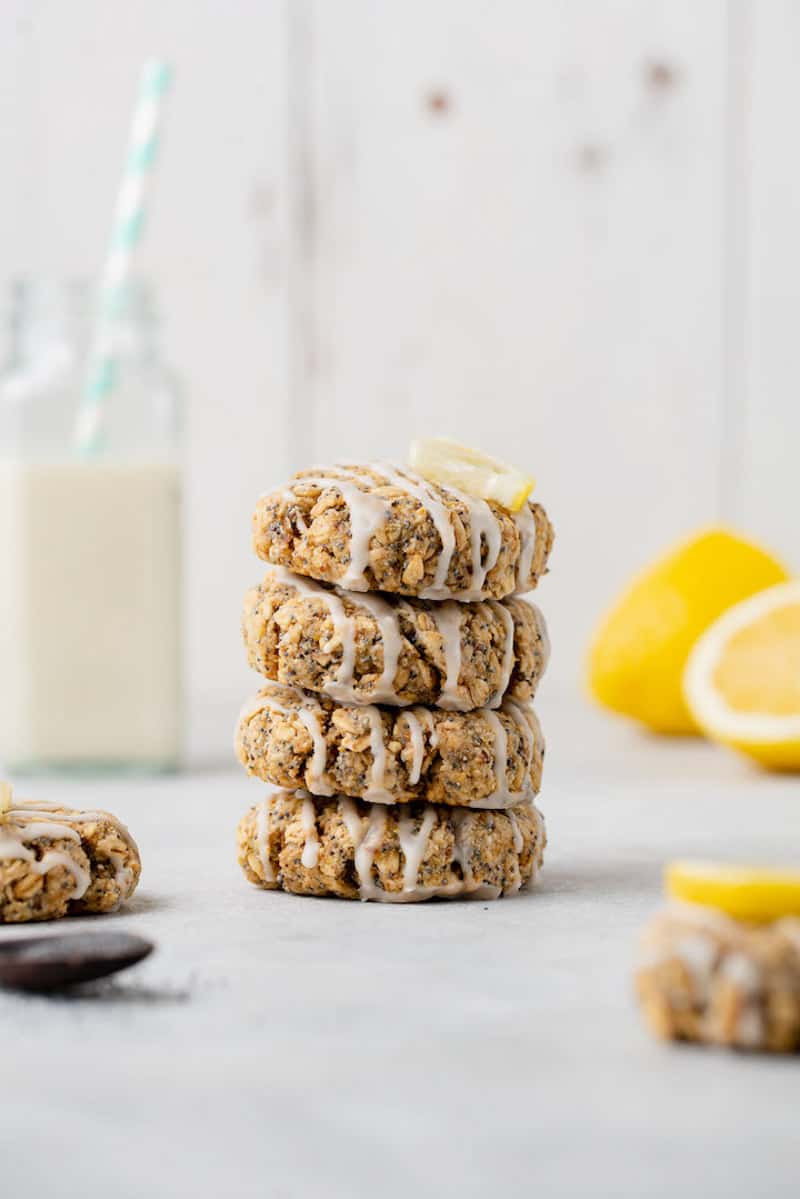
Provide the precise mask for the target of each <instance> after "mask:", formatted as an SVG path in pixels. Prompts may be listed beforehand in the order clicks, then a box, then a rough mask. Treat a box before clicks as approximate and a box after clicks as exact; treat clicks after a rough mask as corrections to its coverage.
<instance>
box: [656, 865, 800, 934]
mask: <svg viewBox="0 0 800 1199" xmlns="http://www.w3.org/2000/svg"><path fill="white" fill-rule="evenodd" d="M664 883H665V886H666V889H667V893H668V894H669V895H671V896H672V898H673V899H681V900H683V901H684V902H686V903H697V904H702V906H703V907H706V908H716V909H717V910H718V911H720V912H725V913H726V914H727V915H728V916H733V917H734V919H736V920H749V921H752V922H753V923H759V924H764V923H767V922H768V921H771V920H779V919H780V918H781V917H782V916H800V871H796V872H795V871H790V870H763V869H760V868H756V867H751V866H726V865H723V864H721V863H717V862H671V863H670V864H669V865H668V866H667V868H666V870H665V871H664Z"/></svg>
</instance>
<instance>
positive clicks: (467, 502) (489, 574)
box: [253, 462, 553, 601]
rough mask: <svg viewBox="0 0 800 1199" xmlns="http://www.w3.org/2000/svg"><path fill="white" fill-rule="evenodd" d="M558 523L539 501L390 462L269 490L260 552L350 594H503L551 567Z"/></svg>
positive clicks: (327, 471)
mask: <svg viewBox="0 0 800 1199" xmlns="http://www.w3.org/2000/svg"><path fill="white" fill-rule="evenodd" d="M552 543H553V529H552V526H551V524H550V521H549V520H548V518H547V514H546V513H545V510H544V508H543V507H542V506H541V504H532V503H528V502H526V503H525V504H524V505H523V506H522V508H521V509H520V511H519V512H515V513H511V512H509V511H507V510H506V509H505V508H503V507H501V505H500V504H498V503H496V502H494V501H491V500H484V499H478V498H476V497H474V496H471V495H467V494H466V493H465V492H462V491H459V490H457V489H456V488H454V487H450V486H444V485H442V484H439V483H434V482H430V481H429V480H427V479H424V478H423V477H422V476H421V475H419V474H417V473H415V471H413V470H412V469H410V468H409V467H403V466H395V465H392V464H389V463H383V462H380V463H373V464H370V465H366V466H350V465H339V466H332V467H319V468H317V469H316V470H313V471H303V472H301V473H299V474H298V475H296V476H295V477H294V479H293V480H292V481H291V482H290V483H289V484H288V485H287V486H286V487H284V488H283V489H282V490H280V491H275V492H271V493H269V494H266V495H263V496H262V497H261V499H260V500H259V501H258V505H257V507H256V511H255V514H254V517H253V546H254V549H255V551H256V553H257V554H258V556H259V557H260V558H263V559H264V560H265V561H267V562H271V563H273V564H275V565H279V566H286V567H288V568H289V569H290V570H293V571H295V572H296V573H297V574H301V575H308V576H309V577H310V578H313V579H321V580H323V581H325V582H328V583H338V584H339V585H340V586H342V587H344V588H345V589H346V590H348V591H388V592H394V593H397V594H401V595H416V596H421V597H422V598H423V599H433V600H447V599H457V600H464V601H469V600H482V599H503V598H504V597H505V596H507V595H511V594H512V592H515V591H529V590H531V589H532V588H533V587H535V586H536V584H537V582H538V581H539V578H540V576H541V575H542V574H543V573H544V572H545V570H546V567H547V559H548V556H549V554H550V549H551V547H552Z"/></svg>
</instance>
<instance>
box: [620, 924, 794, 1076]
mask: <svg viewBox="0 0 800 1199" xmlns="http://www.w3.org/2000/svg"><path fill="white" fill-rule="evenodd" d="M636 990H637V993H638V996H639V1000H640V1003H641V1006H642V1011H643V1013H644V1016H645V1019H646V1021H647V1024H648V1025H649V1027H650V1028H651V1030H652V1031H653V1032H654V1033H655V1034H656V1035H657V1036H659V1037H662V1038H664V1039H668V1040H684V1041H697V1042H702V1043H705V1044H709V1045H725V1046H730V1047H733V1048H736V1049H749V1050H762V1051H768V1052H774V1053H786V1052H792V1051H797V1050H798V1048H800V919H797V918H796V917H783V918H782V919H779V920H775V921H772V922H770V923H761V924H751V923H745V922H744V921H741V920H734V919H732V918H731V917H730V916H728V915H726V914H725V913H724V912H721V911H718V910H714V909H713V908H708V907H702V906H699V905H694V904H691V905H690V904H683V903H674V904H673V905H671V906H670V907H669V908H666V909H665V910H664V911H662V912H661V913H659V914H658V915H657V916H656V917H655V918H654V919H653V920H652V922H651V923H650V925H649V926H648V928H647V929H646V930H645V934H644V937H643V939H642V945H641V952H640V957H639V965H638V970H637V974H636Z"/></svg>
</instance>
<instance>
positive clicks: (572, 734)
mask: <svg viewBox="0 0 800 1199" xmlns="http://www.w3.org/2000/svg"><path fill="white" fill-rule="evenodd" d="M542 717H543V724H544V727H545V731H546V732H547V733H548V734H549V737H548V740H549V757H548V763H547V770H546V780H545V787H544V790H543V793H542V796H541V801H540V802H541V807H542V808H543V810H544V811H545V813H546V815H547V819H548V831H549V836H550V847H549V850H548V855H547V861H546V867H545V871H544V873H543V876H542V880H541V884H540V886H539V887H538V889H537V890H536V891H534V892H532V893H530V894H523V895H520V896H518V897H516V898H514V899H510V900H504V901H501V902H499V903H495V904H484V903H471V904H464V903H461V904H458V903H451V904H448V903H436V904H423V905H419V906H395V905H387V906H381V905H378V904H356V903H343V902H341V901H336V900H310V899H298V898H295V897H292V896H285V895H277V894H266V893H263V892H259V891H257V890H256V889H254V888H251V887H250V886H248V885H247V884H246V883H245V882H244V880H243V878H242V877H241V876H240V874H239V870H238V867H237V865H236V863H235V855H234V850H233V845H232V842H233V830H234V826H235V824H236V821H237V819H238V817H239V815H240V813H241V812H242V811H244V809H245V808H246V807H247V806H248V804H249V803H251V802H254V801H255V800H256V799H257V798H258V797H259V795H260V794H261V793H262V790H263V788H261V787H260V785H259V784H258V783H255V782H253V781H252V780H248V779H246V778H244V777H242V776H241V775H240V773H239V772H237V771H236V770H235V769H234V768H233V767H232V766H231V767H229V768H225V769H220V770H217V771H214V770H205V771H202V772H197V773H194V774H187V775H183V776H180V777H176V778H166V779H156V780H147V781H142V780H119V781H113V782H103V781H93V782H76V781H62V780H46V779H37V780H32V781H31V782H30V783H29V784H27V785H26V786H25V787H24V788H23V790H24V792H25V793H26V794H28V795H30V796H32V797H39V798H59V799H64V800H66V801H68V802H75V803H76V804H80V805H86V806H95V805H102V806H106V807H109V808H111V809H112V810H113V811H115V812H117V813H118V814H119V815H120V816H121V817H122V818H123V819H125V820H126V821H127V822H128V823H129V824H130V826H131V829H132V831H134V833H135V835H136V836H137V838H138V840H139V842H140V845H141V848H142V853H143V858H144V865H145V872H144V876H143V881H142V885H141V888H140V891H139V892H138V894H137V896H136V897H135V899H134V901H133V902H132V904H131V905H130V907H129V908H128V909H127V910H126V911H125V912H124V913H122V914H120V915H118V916H115V917H110V918H109V920H113V921H114V922H115V923H114V926H115V927H119V928H129V929H131V930H135V931H138V932H141V933H143V934H145V935H151V936H152V937H153V938H155V939H156V940H157V942H158V946H159V952H158V954H157V956H155V957H154V958H152V959H150V961H149V962H147V963H144V964H143V965H142V966H140V967H138V968H137V969H136V970H135V971H131V972H130V973H129V974H127V975H123V976H121V977H120V978H119V980H118V981H117V982H116V983H115V984H113V985H111V986H106V987H100V988H98V989H97V991H96V992H90V993H88V994H85V995H82V996H80V997H78V996H76V997H72V998H50V999H44V998H36V997H22V996H18V995H14V994H11V993H8V992H0V1029H1V1030H2V1032H1V1033H0V1038H1V1040H0V1044H2V1051H1V1054H0V1062H1V1063H2V1070H0V1078H1V1079H2V1097H3V1103H2V1120H1V1121H0V1162H2V1168H1V1169H0V1178H2V1182H3V1186H2V1191H0V1193H2V1194H3V1195H6V1194H7V1195H12V1194H20V1195H22V1194H25V1195H34V1194H37V1193H47V1194H57V1195H59V1196H60V1197H62V1199H69V1197H71V1196H78V1195H80V1196H84V1197H87V1199H93V1197H94V1196H100V1195H108V1194H110V1195H113V1196H114V1197H115V1199H139V1197H141V1196H147V1195H156V1196H162V1195H163V1196H171V1195H176V1196H183V1195H192V1196H196V1197H198V1199H205V1197H206V1196H208V1197H212V1196H213V1197H215V1199H216V1197H218V1196H232V1197H234V1199H238V1197H240V1196H241V1197H246V1196H251V1195H252V1196H270V1197H272V1196H275V1197H276V1199H279V1197H282V1196H306V1195H309V1196H310V1195H323V1196H326V1197H330V1199H336V1197H338V1196H342V1197H345V1196H347V1197H353V1196H355V1197H356V1199H360V1197H361V1196H367V1195H369V1196H375V1195H380V1196H391V1197H393V1196H398V1197H400V1196H402V1197H403V1199H408V1197H409V1196H413V1195H425V1196H427V1195H434V1194H436V1195H445V1194H454V1195H455V1194H457V1195H459V1196H462V1197H463V1196H472V1195H476V1196H477V1195H482V1196H485V1195H512V1196H513V1195H527V1194H534V1193H538V1194H541V1195H544V1196H551V1195H552V1196H558V1195H574V1196H578V1195H580V1196H583V1195H587V1194H592V1195H609V1196H612V1195H613V1196H635V1197H636V1199H642V1197H643V1196H660V1195H668V1194H669V1195H672V1194H674V1193H677V1192H678V1191H679V1190H682V1191H683V1193H684V1194H688V1195H692V1196H701V1195H702V1196H705V1197H710V1196H718V1195H719V1196H722V1195H725V1196H728V1197H729V1196H759V1197H763V1196H769V1197H771V1196H784V1195H785V1196H789V1195H791V1196H797V1194H798V1190H799V1188H800V1134H798V1120H797V1104H798V1096H800V1061H798V1060H797V1059H788V1060H787V1059H778V1060H769V1059H766V1058H761V1057H746V1056H740V1055H734V1054H727V1053H723V1052H711V1051H706V1050H697V1049H691V1048H675V1047H666V1046H663V1045H660V1044H657V1043H655V1042H653V1041H652V1040H651V1039H650V1038H649V1037H648V1036H647V1034H646V1033H645V1032H644V1030H643V1028H642V1025H641V1023H640V1020H639V1017H638V1013H637V1011H636V1008H635V1006H634V1004H633V1002H632V998H631V963H632V958H633V952H634V945H635V940H636V935H637V932H638V930H639V929H640V927H641V926H642V924H643V922H644V921H645V920H646V918H647V916H648V914H649V913H650V912H651V911H653V910H654V909H655V908H656V907H657V906H658V904H659V902H660V890H661V884H660V868H661V864H662V862H663V861H664V859H665V858H667V857H669V856H673V855H690V854H691V855H695V856H709V855H716V856H729V857H731V858H744V859H748V860H756V859H765V860H772V861H783V862H788V861H791V860H793V859H794V860H795V861H796V860H797V857H798V825H799V823H800V782H799V781H798V780H797V779H788V778H766V777H764V776H761V775H759V774H756V773H753V772H751V771H750V770H749V769H747V768H746V767H745V766H743V765H740V764H739V762H738V761H736V760H735V759H734V758H733V757H729V756H728V755H726V754H724V753H720V752H718V751H715V750H713V749H712V748H711V747H709V746H706V745H703V744H699V743H691V742H689V743H671V744H664V743H662V742H659V741H656V740H653V739H647V738H645V737H640V736H638V735H637V734H635V733H634V732H633V731H631V730H629V729H627V728H626V727H624V726H620V725H617V724H616V723H614V722H613V721H606V720H605V719H604V718H603V717H602V716H598V715H594V714H592V713H590V712H588V711H587V710H586V709H585V708H583V707H582V706H581V705H580V703H579V702H578V701H575V702H574V703H566V702H564V701H563V700H562V701H560V702H556V701H555V700H550V701H549V703H543V704H542ZM85 923H87V922H86V921H81V922H78V921H74V922H70V924H69V927H71V928H77V927H78V926H79V924H85ZM95 926H96V925H95ZM60 928H61V929H62V930H65V929H66V928H67V925H65V924H62V925H61V926H60ZM29 931H30V929H27V930H26V929H19V930H17V929H3V930H2V931H0V935H1V936H3V937H8V936H18V935H23V934H25V933H27V932H29Z"/></svg>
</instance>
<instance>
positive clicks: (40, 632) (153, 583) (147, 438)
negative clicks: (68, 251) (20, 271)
mask: <svg viewBox="0 0 800 1199" xmlns="http://www.w3.org/2000/svg"><path fill="white" fill-rule="evenodd" d="M91 323H92V294H91V291H90V289H88V288H87V286H85V285H82V284H63V283H45V282H23V283H19V284H16V285H15V287H14V289H13V295H12V319H11V339H10V341H11V344H10V360H9V362H8V365H7V368H6V370H5V373H4V375H3V378H2V380H1V381H0V762H2V763H3V764H4V765H5V766H6V767H7V768H8V769H11V770H14V769H16V770H23V769H42V768H44V769H64V768H66V769H71V768H73V769H89V770H98V771H100V770H107V769H142V770H153V769H155V770H163V769H170V768H174V767H175V766H177V764H178V759H179V752H180V739H181V725H182V720H181V700H182V696H181V662H180V576H181V530H180V498H181V476H180V463H179V442H180V433H181V427H180V419H179V404H178V397H177V394H176V386H175V384H174V382H173V378H172V376H171V375H170V373H169V372H168V371H167V370H166V369H165V367H164V366H163V364H162V363H161V361H160V359H159V349H158V336H157V335H158V327H157V321H156V318H155V314H154V309H153V304H152V299H151V296H150V293H149V291H148V290H147V288H145V287H144V286H142V285H140V284H137V285H135V286H131V287H130V288H129V289H128V291H127V294H126V297H125V300H124V302H123V304H122V305H120V308H119V310H118V312H117V314H116V315H115V317H114V322H113V327H112V345H113V350H114V356H115V359H116V367H117V370H116V376H115V379H116V381H115V385H114V389H113V392H112V394H111V395H110V396H109V397H108V400H107V407H106V409H105V410H104V423H103V438H102V444H101V446H100V447H99V448H98V450H97V452H94V453H92V454H91V456H88V457H87V456H82V455H80V454H79V453H78V452H77V451H76V449H75V428H76V419H77V412H78V403H79V399H80V395H81V389H82V386H83V383H84V378H85V372H86V362H87V360H86V355H87V350H88V347H89V341H90V335H91Z"/></svg>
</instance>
